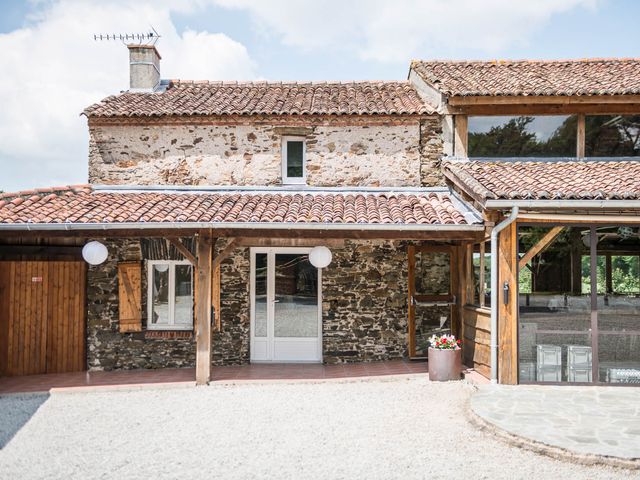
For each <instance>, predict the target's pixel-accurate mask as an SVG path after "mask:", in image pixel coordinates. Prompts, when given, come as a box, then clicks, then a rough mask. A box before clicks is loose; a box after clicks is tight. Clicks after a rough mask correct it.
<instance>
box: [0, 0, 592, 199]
mask: <svg viewBox="0 0 640 480" xmlns="http://www.w3.org/2000/svg"><path fill="white" fill-rule="evenodd" d="M32 1H33V2H34V3H35V5H36V9H37V15H36V16H34V18H33V19H31V21H30V23H29V25H28V26H27V27H25V28H22V29H19V30H16V31H13V32H11V33H8V34H0V68H1V69H2V86H1V87H0V166H1V167H2V170H1V171H2V172H4V173H5V175H3V176H2V177H0V189H5V190H14V189H18V188H29V187H33V186H46V185H54V184H64V183H70V182H84V181H86V178H87V129H86V120H85V119H84V117H80V116H79V115H78V114H79V113H80V112H81V111H82V110H83V108H84V107H86V106H88V105H90V104H91V103H93V102H95V101H97V100H99V99H101V98H103V97H105V96H107V95H109V94H112V93H114V92H118V91H120V90H123V89H126V88H127V84H128V65H127V55H128V53H127V50H126V49H125V48H124V47H123V45H122V44H120V43H119V42H94V41H93V40H92V35H93V33H109V32H129V31H131V32H138V31H140V29H141V28H145V26H146V25H149V24H152V25H154V26H155V27H156V29H157V30H158V31H159V32H161V33H162V35H163V38H162V39H161V41H160V44H159V49H160V51H161V53H162V56H163V59H162V68H161V69H162V76H163V78H193V79H252V78H256V77H257V71H256V70H257V67H256V66H255V64H254V63H253V61H252V60H251V58H250V55H249V53H248V52H247V49H246V48H245V47H244V46H243V45H242V44H240V43H238V42H236V41H234V40H232V39H231V38H229V37H228V36H226V35H224V34H222V33H209V32H203V31H193V30H187V31H184V32H182V33H178V32H177V31H176V28H175V26H174V24H173V22H172V19H171V13H172V12H180V13H181V14H183V15H187V16H189V15H199V14H200V13H201V12H204V11H206V7H207V6H209V5H217V6H219V7H223V8H233V9H240V10H241V11H245V12H248V14H249V15H250V16H251V18H252V19H253V23H254V28H257V29H258V30H259V31H260V32H262V33H263V34H264V35H268V36H275V37H276V38H277V39H279V40H280V41H281V43H282V44H284V45H285V46H289V47H294V48H299V49H302V50H304V51H321V52H322V53H324V54H325V55H327V54H334V55H341V56H344V57H345V58H347V59H348V58H351V57H350V56H352V55H355V56H357V57H359V58H361V59H364V60H370V61H378V62H388V63H398V64H407V65H408V60H409V59H411V58H443V57H455V56H456V52H458V51H461V50H464V51H466V52H468V51H476V52H478V54H479V56H487V55H494V54H495V55H499V53H500V51H501V50H503V49H505V48H506V47H508V46H509V47H511V46H513V45H525V44H526V43H527V42H528V41H529V39H530V38H531V37H532V34H533V33H534V32H535V31H536V30H538V29H540V28H541V27H542V26H544V25H545V23H546V22H547V21H548V20H549V19H550V18H551V17H552V16H553V15H557V14H559V13H563V12H566V11H569V10H571V9H574V8H578V7H585V8H595V7H596V6H597V1H598V0H535V1H514V0H351V1H349V0H323V1H318V0H296V1H293V0H185V1H179V0H137V1H136V2H131V1H127V0H102V1H86V0H59V1H51V0H32ZM302 76H304V75H302ZM332 76H333V75H332V74H331V72H327V77H332ZM7 172H8V173H7Z"/></svg>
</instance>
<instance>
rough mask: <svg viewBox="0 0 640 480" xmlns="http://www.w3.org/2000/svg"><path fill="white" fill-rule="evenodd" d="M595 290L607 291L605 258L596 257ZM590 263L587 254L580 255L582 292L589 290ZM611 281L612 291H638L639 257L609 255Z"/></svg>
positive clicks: (639, 281)
mask: <svg viewBox="0 0 640 480" xmlns="http://www.w3.org/2000/svg"><path fill="white" fill-rule="evenodd" d="M596 268H597V272H596V278H597V286H596V288H597V292H598V295H604V294H605V293H607V277H606V258H605V257H604V256H598V257H597V264H596ZM590 272H591V265H590V259H589V257H588V256H586V255H585V256H583V257H582V293H589V292H590V291H591V286H590V285H591V280H590ZM611 283H612V287H613V293H622V294H636V293H640V257H638V256H635V255H613V256H612V257H611Z"/></svg>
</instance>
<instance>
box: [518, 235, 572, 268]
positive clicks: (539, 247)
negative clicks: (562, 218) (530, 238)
mask: <svg viewBox="0 0 640 480" xmlns="http://www.w3.org/2000/svg"><path fill="white" fill-rule="evenodd" d="M562 230H564V227H562V226H558V227H553V228H552V229H551V230H550V231H549V232H548V233H547V234H546V235H545V236H544V237H542V238H541V239H540V241H538V243H536V244H535V245H534V246H533V247H531V248H530V249H529V251H528V252H527V253H525V254H524V255H523V256H522V258H521V259H520V260H519V261H518V270H522V269H523V268H524V266H525V265H526V264H527V263H529V262H530V261H531V259H532V258H533V257H535V256H536V255H538V254H539V253H541V252H542V251H543V250H544V249H545V248H547V247H548V246H549V245H550V244H551V242H553V241H554V240H555V239H556V237H557V236H558V235H560V233H561V232H562Z"/></svg>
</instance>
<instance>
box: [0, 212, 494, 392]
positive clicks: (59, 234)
mask: <svg viewBox="0 0 640 480" xmlns="http://www.w3.org/2000/svg"><path fill="white" fill-rule="evenodd" d="M484 235H485V232H484V226H483V225H478V224H476V225H466V226H457V227H456V228H452V229H441V228H440V229H439V228H437V227H436V228H430V226H428V225H427V226H425V227H424V229H407V230H402V229H384V228H380V229H379V230H375V229H372V228H367V229H363V228H362V227H359V226H358V225H354V226H353V229H339V230H336V229H323V228H321V226H319V228H318V229H308V228H305V229H291V228H286V229H283V228H273V229H249V228H243V229H228V228H219V227H215V228H204V229H203V228H200V229H189V228H184V229H181V228H167V229H153V228H151V229H150V228H127V227H124V226H123V228H113V227H111V228H109V229H108V230H102V229H97V228H95V227H93V228H92V226H91V225H90V224H88V225H87V228H86V229H82V228H77V229H74V230H67V229H65V228H64V225H61V227H60V229H56V230H53V229H47V230H37V229H31V230H4V231H2V232H0V238H1V239H3V240H4V241H9V242H10V241H11V239H14V240H17V239H20V243H22V244H23V246H16V245H10V246H9V245H7V246H4V245H0V252H1V251H2V249H3V248H6V249H11V250H12V251H14V252H16V251H17V250H16V249H18V250H24V251H25V252H26V251H27V250H29V249H31V250H33V249H34V248H37V249H40V250H41V249H42V247H34V246H28V244H29V241H30V240H31V241H33V240H34V239H42V238H74V239H77V240H84V239H90V238H93V239H95V238H114V239H116V238H159V239H165V240H167V241H169V242H170V243H171V244H172V245H174V246H175V248H176V249H177V250H178V251H179V252H180V253H181V254H182V255H183V256H184V258H185V259H186V260H188V261H189V262H190V263H191V264H192V265H193V267H194V271H195V274H194V313H195V320H194V331H195V338H196V384H197V385H205V384H207V383H208V382H209V379H210V377H211V358H212V357H211V350H212V349H211V346H212V331H213V328H214V327H215V328H217V329H220V315H219V314H218V313H219V309H220V303H219V302H220V300H219V298H220V296H219V292H220V289H221V285H220V265H221V263H222V262H223V261H224V260H225V259H226V258H228V257H229V256H230V255H231V254H232V253H233V252H234V250H235V249H237V248H246V247H281V246H298V247H313V246H318V245H325V246H329V247H340V246H341V245H343V244H344V241H345V240H374V239H375V240H397V241H411V242H416V243H417V244H425V245H426V244H429V245H432V246H435V245H440V247H437V248H440V249H445V250H447V251H456V252H460V255H464V251H465V249H466V248H467V246H468V245H471V244H473V243H477V242H479V241H481V240H482V239H483V238H484ZM188 237H191V238H195V239H196V242H195V245H196V247H195V253H194V252H192V251H190V250H189V249H188V248H187V247H186V246H185V245H184V244H183V243H182V241H181V240H180V239H182V238H188ZM223 241H224V242H225V246H224V247H223V248H222V249H221V250H220V251H219V252H217V253H216V248H215V247H216V245H218V244H222V243H223ZM53 248H55V247H53ZM60 248H64V247H60ZM456 258H457V260H456V262H457V263H456V264H453V263H452V270H453V269H455V270H456V271H455V273H452V275H453V276H455V278H456V279H460V281H459V284H458V286H456V287H455V288H456V291H462V290H464V289H466V288H467V286H466V285H464V284H463V281H462V279H463V276H461V274H460V272H461V269H462V268H463V266H462V264H461V263H460V262H461V258H463V257H456ZM409 273H410V272H407V274H408V275H409ZM456 281H457V280H456ZM410 295H411V293H410ZM458 298H460V299H462V298H463V296H460V297H458ZM410 311H411V310H410ZM456 312H461V309H456ZM456 315H459V313H457V314H456ZM456 322H457V323H456V325H459V324H460V322H459V321H458V319H457V318H456ZM452 323H453V322H452Z"/></svg>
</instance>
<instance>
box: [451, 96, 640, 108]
mask: <svg viewBox="0 0 640 480" xmlns="http://www.w3.org/2000/svg"><path fill="white" fill-rule="evenodd" d="M448 103H449V105H451V106H460V105H557V104H560V105H584V104H596V105H599V104H608V105H611V104H634V103H640V95H573V96H566V95H504V96H495V95H468V96H459V97H449V98H448Z"/></svg>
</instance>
